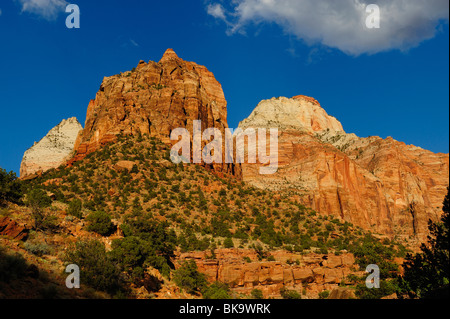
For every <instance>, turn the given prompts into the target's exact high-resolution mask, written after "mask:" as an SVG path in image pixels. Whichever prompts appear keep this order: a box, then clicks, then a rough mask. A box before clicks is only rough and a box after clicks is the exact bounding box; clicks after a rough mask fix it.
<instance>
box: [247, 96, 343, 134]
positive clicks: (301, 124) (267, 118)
mask: <svg viewBox="0 0 450 319" xmlns="http://www.w3.org/2000/svg"><path fill="white" fill-rule="evenodd" d="M239 127H240V128H242V129H245V128H247V127H255V128H256V127H265V128H268V127H278V128H279V129H281V130H288V129H293V130H297V131H303V132H307V133H316V132H322V131H326V130H328V131H332V132H344V129H343V128H342V124H341V123H340V122H339V121H338V120H337V119H336V118H334V117H332V116H330V115H328V114H327V112H326V111H325V110H324V109H323V108H322V107H321V106H320V104H319V102H318V101H317V100H315V99H313V98H310V97H307V96H304V95H299V96H295V97H293V98H290V99H289V98H285V97H278V98H272V99H270V100H264V101H261V102H260V103H259V104H258V106H257V107H256V108H255V110H254V111H253V112H252V113H251V114H250V116H249V117H248V118H247V119H245V120H244V121H242V122H241V123H240V124H239Z"/></svg>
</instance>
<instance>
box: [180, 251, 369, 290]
mask: <svg viewBox="0 0 450 319" xmlns="http://www.w3.org/2000/svg"><path fill="white" fill-rule="evenodd" d="M214 254H215V256H214V258H212V257H211V256H208V255H209V252H192V253H183V254H180V255H179V256H177V258H176V267H179V266H180V265H181V264H182V263H183V261H185V260H194V261H195V262H196V264H197V267H198V269H199V271H200V272H201V273H204V274H205V275H206V277H207V279H208V280H209V281H210V282H214V281H220V282H223V283H226V284H227V285H228V286H229V287H230V288H231V289H232V290H233V291H234V292H236V293H240V294H244V295H249V294H250V293H251V291H252V290H253V289H260V290H261V291H262V292H263V294H264V297H265V298H279V297H280V290H281V289H282V288H286V289H289V290H296V291H297V292H299V293H301V294H303V298H317V297H318V294H319V293H320V292H322V291H324V290H333V289H335V288H337V287H338V286H339V284H340V283H341V282H342V281H344V282H347V281H348V278H347V276H348V275H349V274H354V275H358V276H360V275H362V274H363V272H362V271H360V270H359V269H358V266H357V265H356V264H355V258H354V256H353V255H352V254H350V253H344V254H342V255H340V256H336V255H331V254H330V255H320V254H315V253H310V254H307V255H304V254H300V253H299V254H295V253H289V252H287V251H283V250H278V251H272V252H271V255H272V256H273V259H274V260H275V261H259V260H258V255H257V253H256V251H255V250H252V249H237V248H236V249H217V250H215V251H214Z"/></svg>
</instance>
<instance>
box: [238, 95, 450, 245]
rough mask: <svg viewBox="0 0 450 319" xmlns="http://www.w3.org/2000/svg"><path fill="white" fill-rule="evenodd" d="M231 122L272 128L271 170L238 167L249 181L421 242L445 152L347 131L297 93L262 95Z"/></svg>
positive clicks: (444, 177)
mask: <svg viewBox="0 0 450 319" xmlns="http://www.w3.org/2000/svg"><path fill="white" fill-rule="evenodd" d="M271 112H272V114H271ZM239 127H241V128H243V129H245V128H248V127H278V128H279V147H278V164H279V169H278V172H277V173H276V174H273V175H260V174H259V166H260V165H258V164H253V165H251V164H243V166H242V175H243V179H244V181H247V182H249V183H251V184H253V185H254V186H256V187H259V188H264V189H271V190H290V191H292V192H293V197H295V198H297V199H299V200H300V201H301V202H302V203H303V204H306V205H307V206H309V207H311V208H313V209H315V210H317V211H319V212H321V213H324V214H329V215H333V216H336V217H340V218H342V219H343V220H345V221H348V222H351V223H353V224H355V225H358V226H360V227H363V228H364V229H368V230H371V231H372V232H375V233H381V234H383V235H388V236H389V237H391V238H394V237H398V238H401V239H405V240H408V241H409V242H410V243H419V242H421V241H424V240H425V239H426V236H427V234H428V220H429V219H431V220H434V221H436V220H438V219H439V218H440V215H441V212H442V202H443V199H444V197H445V194H446V188H447V186H448V179H449V155H448V154H435V153H432V152H430V151H426V150H424V149H421V148H419V147H415V146H412V145H406V144H404V143H402V142H398V141H395V140H394V139H392V138H387V139H381V138H379V137H369V138H359V137H357V136H356V135H354V134H347V133H345V132H344V130H343V129H342V125H340V123H339V122H338V121H337V120H336V119H335V118H333V117H330V116H329V115H327V114H326V112H325V111H324V110H323V109H322V108H321V107H320V105H319V104H318V102H317V101H315V100H314V99H311V98H307V97H303V96H299V97H296V98H293V99H286V98H279V99H272V100H268V101H263V102H261V103H260V104H259V105H258V107H257V108H256V109H255V111H254V112H253V113H252V115H251V116H250V117H249V118H248V119H247V120H244V121H243V122H241V124H240V126H239Z"/></svg>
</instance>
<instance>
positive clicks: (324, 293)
mask: <svg viewBox="0 0 450 319" xmlns="http://www.w3.org/2000/svg"><path fill="white" fill-rule="evenodd" d="M329 295H330V292H329V291H328V290H324V291H322V292H320V293H319V299H327V298H328V296H329Z"/></svg>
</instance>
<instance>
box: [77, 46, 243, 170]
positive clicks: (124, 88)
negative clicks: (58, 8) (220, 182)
mask: <svg viewBox="0 0 450 319" xmlns="http://www.w3.org/2000/svg"><path fill="white" fill-rule="evenodd" d="M195 120H201V121H202V131H203V130H204V129H206V128H217V129H219V130H220V131H221V132H224V130H225V128H227V127H228V124H227V102H226V100H225V96H224V94H223V90H222V86H221V85H220V83H219V82H218V81H217V80H216V79H215V77H214V75H213V74H212V73H211V72H209V71H208V70H207V69H206V67H204V66H201V65H198V64H196V63H194V62H186V61H184V60H182V59H180V58H179V57H178V56H177V55H176V53H175V52H174V51H173V50H172V49H168V50H167V51H166V52H165V54H164V56H163V57H162V59H161V60H160V61H159V62H153V61H150V62H149V63H145V62H144V61H140V62H139V65H138V66H137V67H136V68H135V69H133V71H132V72H125V73H122V74H118V75H115V76H111V77H107V78H105V79H104V80H103V83H102V84H101V86H100V90H99V92H98V93H97V95H96V98H95V100H93V101H91V102H90V103H89V106H88V110H87V116H86V123H85V128H84V130H83V131H82V132H81V133H80V135H79V136H78V139H77V142H76V145H75V151H76V155H75V157H74V158H73V160H72V161H76V160H79V159H82V158H84V157H85V156H86V155H87V154H89V153H91V152H93V151H95V150H97V149H98V148H100V147H101V146H102V145H104V144H106V143H108V142H111V141H114V140H115V139H116V137H117V135H119V134H125V135H133V134H137V133H141V134H148V135H149V136H153V137H158V138H159V139H161V140H162V141H163V142H165V143H172V144H174V143H176V141H171V140H170V134H171V132H172V130H173V129H175V128H186V129H187V130H188V131H189V132H190V133H191V136H192V132H193V121H195ZM214 169H215V170H216V171H223V172H226V173H233V169H234V167H233V165H225V164H224V165H222V164H220V165H215V167H214Z"/></svg>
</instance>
